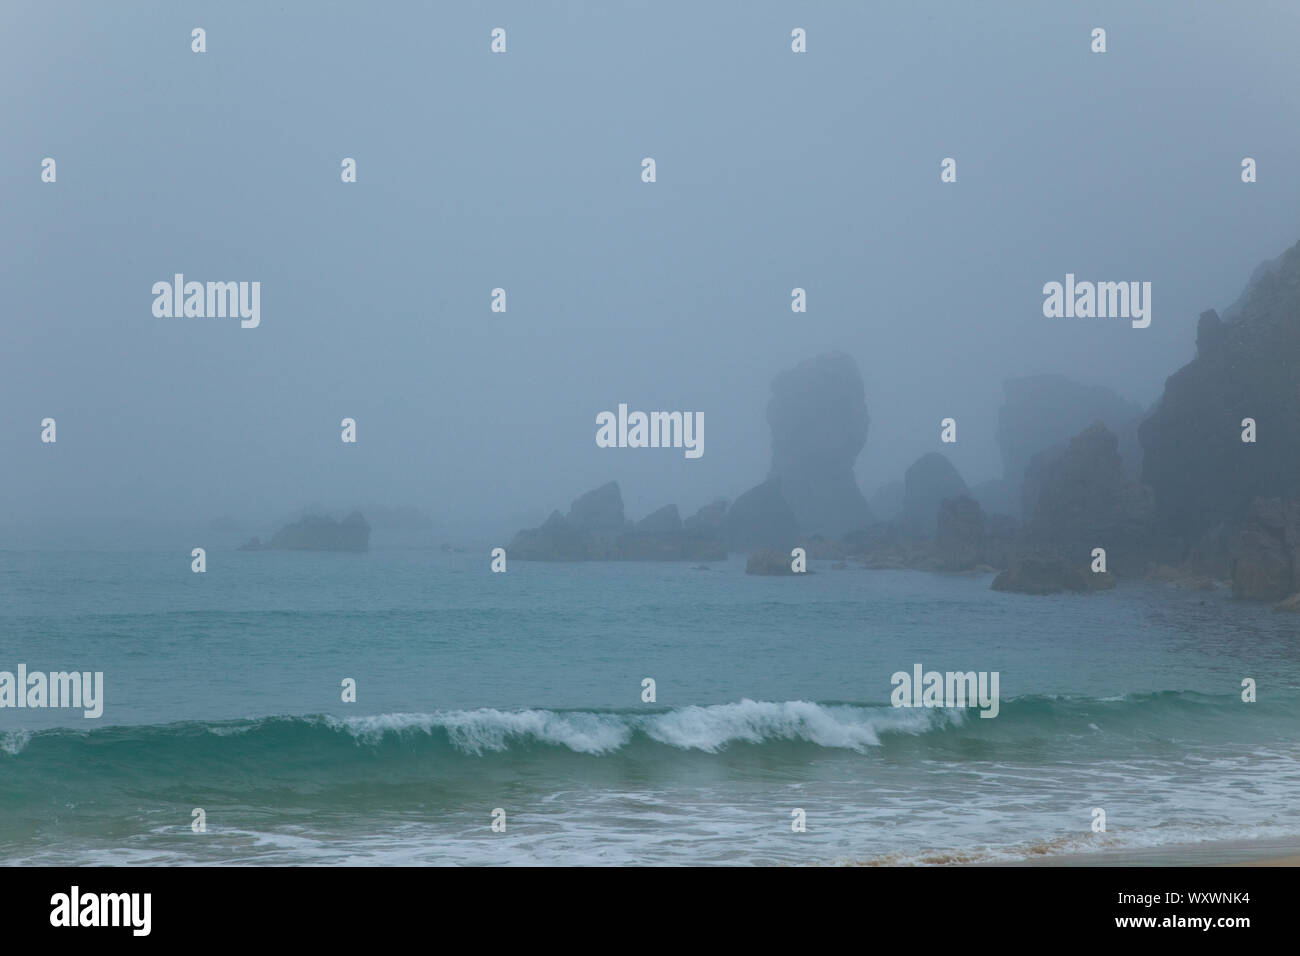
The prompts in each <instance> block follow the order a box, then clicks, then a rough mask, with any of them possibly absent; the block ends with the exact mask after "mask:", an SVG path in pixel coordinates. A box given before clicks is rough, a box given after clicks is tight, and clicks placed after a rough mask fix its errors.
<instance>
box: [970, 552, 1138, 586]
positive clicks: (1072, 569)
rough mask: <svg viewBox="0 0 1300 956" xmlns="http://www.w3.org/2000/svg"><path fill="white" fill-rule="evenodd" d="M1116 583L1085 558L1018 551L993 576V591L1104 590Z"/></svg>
mask: <svg viewBox="0 0 1300 956" xmlns="http://www.w3.org/2000/svg"><path fill="white" fill-rule="evenodd" d="M1114 586H1115V578H1114V576H1113V575H1111V574H1109V573H1107V572H1099V573H1094V572H1092V571H1091V570H1090V568H1089V565H1088V563H1087V561H1085V560H1083V559H1079V560H1069V559H1067V558H1065V557H1064V556H1062V555H1060V554H1056V553H1052V552H1037V553H1029V554H1020V555H1017V556H1016V557H1015V558H1014V559H1012V562H1011V565H1010V567H1008V568H1007V569H1006V570H1005V571H1003V572H1002V573H1001V574H999V575H998V576H997V577H996V578H994V579H993V584H992V585H991V587H992V588H993V590H994V591H1014V592H1016V593H1018V594H1056V593H1057V592H1059V591H1080V592H1082V591H1104V590H1107V589H1109V588H1113V587H1114Z"/></svg>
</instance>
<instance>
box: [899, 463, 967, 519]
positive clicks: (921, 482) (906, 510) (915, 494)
mask: <svg viewBox="0 0 1300 956" xmlns="http://www.w3.org/2000/svg"><path fill="white" fill-rule="evenodd" d="M969 494H970V492H969V491H968V490H967V488H966V482H964V481H962V478H961V475H959V474H958V473H957V469H956V468H954V467H953V466H952V462H950V461H949V460H948V459H947V458H945V457H944V456H943V455H941V454H939V453H938V452H937V451H932V452H930V453H929V454H928V455H922V456H921V457H920V458H918V459H917V460H916V461H915V462H913V464H912V467H910V468H908V469H907V473H906V474H905V475H904V476H903V512H902V515H901V516H900V518H899V524H900V526H901V527H902V528H903V530H904V531H905V532H906V533H908V534H912V535H917V536H921V537H927V538H931V537H934V534H935V531H936V529H937V523H938V515H939V505H940V504H941V503H942V502H943V500H944V499H945V498H958V497H961V496H967V497H969Z"/></svg>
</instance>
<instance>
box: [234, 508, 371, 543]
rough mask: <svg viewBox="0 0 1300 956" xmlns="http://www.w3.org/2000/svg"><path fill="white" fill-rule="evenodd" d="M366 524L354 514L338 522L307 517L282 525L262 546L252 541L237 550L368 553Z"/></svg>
mask: <svg viewBox="0 0 1300 956" xmlns="http://www.w3.org/2000/svg"><path fill="white" fill-rule="evenodd" d="M369 549H370V525H369V523H367V521H366V519H365V517H364V516H362V514H361V512H359V511H354V512H352V513H351V514H350V515H348V516H347V517H346V518H344V519H343V520H342V521H336V520H335V519H334V518H331V517H330V516H329V515H318V514H309V515H304V516H303V517H302V518H299V519H298V520H297V521H294V522H292V523H290V524H288V525H285V526H284V527H283V528H281V529H280V530H279V531H277V532H276V533H275V534H274V535H273V536H272V538H271V540H270V541H268V542H267V543H266V544H262V542H261V540H260V539H259V538H252V539H250V540H249V541H248V542H247V543H246V544H244V545H243V546H241V547H240V548H239V550H240V551H368V550H369Z"/></svg>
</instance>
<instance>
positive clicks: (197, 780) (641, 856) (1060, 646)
mask: <svg viewBox="0 0 1300 956" xmlns="http://www.w3.org/2000/svg"><path fill="white" fill-rule="evenodd" d="M507 560H508V564H507V570H506V571H505V573H493V572H492V570H491V558H490V555H489V553H488V549H486V548H485V549H483V550H482V553H478V552H477V551H476V552H475V553H444V552H442V551H438V550H403V549H387V550H386V549H383V548H377V549H375V550H372V551H370V552H369V553H365V554H332V553H303V552H298V553H287V552H241V551H238V550H235V549H233V548H230V549H225V550H222V549H213V550H211V551H209V552H208V553H207V556H206V570H205V571H204V572H202V573H195V572H193V571H192V570H191V562H192V558H191V553H190V549H189V547H188V545H183V546H177V547H176V548H174V549H171V550H147V551H84V550H83V551H53V550H44V551H0V671H10V672H15V671H16V669H17V666H18V665H19V664H25V665H26V668H27V670H28V672H36V671H41V672H50V671H72V670H76V671H83V672H84V671H89V672H102V673H103V675H104V676H103V714H102V716H101V717H99V718H98V719H88V718H85V717H84V716H82V712H81V711H80V710H71V709H30V708H23V709H18V708H12V707H6V708H0V863H3V864H7V865H25V864H50V865H54V864H170V865H185V864H201V865H247V864H258V865H280V864H307V865H311V864H360V865H369V864H404V865H405V864H415V865H656V866H658V865H667V866H677V865H828V864H829V865H833V864H868V865H872V864H917V865H935V864H953V863H999V862H1008V863H1012V862H1017V861H1024V860H1031V859H1034V858H1035V857H1043V856H1053V857H1055V856H1062V857H1071V856H1073V857H1076V858H1079V859H1086V858H1088V855H1090V854H1105V853H1113V852H1115V851H1116V850H1135V851H1136V850H1141V849H1143V848H1148V849H1149V848H1156V849H1159V848H1165V850H1166V851H1167V852H1172V853H1173V854H1174V857H1173V859H1174V860H1176V859H1177V849H1176V848H1179V847H1189V846H1195V845H1198V844H1203V843H1206V842H1208V841H1238V842H1243V841H1244V842H1246V843H1250V842H1252V841H1255V842H1260V843H1261V844H1262V843H1265V842H1270V841H1271V842H1273V843H1276V842H1279V841H1280V842H1282V843H1286V842H1288V841H1292V842H1300V799H1297V796H1298V795H1300V616H1297V615H1292V614H1282V613H1277V612H1275V611H1273V610H1272V609H1271V608H1270V607H1269V606H1267V605H1256V604H1250V603H1243V602H1239V601H1235V600H1233V599H1232V597H1231V595H1230V594H1229V593H1228V592H1227V591H1226V590H1224V589H1223V588H1219V589H1217V590H1212V591H1197V590H1177V589H1174V588H1171V587H1169V586H1168V585H1165V584H1157V583H1145V582H1124V583H1121V585H1120V586H1119V587H1118V588H1117V589H1115V590H1113V591H1109V592H1102V593H1097V594H1087V595H1072V594H1061V595H1054V596H1046V597H1034V596H1026V595H1018V594H1005V593H1000V592H996V591H992V590H990V587H989V585H990V581H991V576H990V575H988V574H968V575H941V574H929V573H923V572H911V571H869V570H865V569H862V568H860V567H856V566H852V565H850V566H848V567H836V566H834V565H832V564H830V563H828V562H817V561H813V562H811V563H810V566H809V571H810V573H808V574H806V575H800V576H794V577H759V576H750V575H746V574H745V561H744V558H743V556H737V557H733V558H732V559H730V560H727V561H720V562H711V563H709V564H707V565H698V566H697V565H691V564H689V563H630V562H629V563H596V562H592V563H529V562H524V561H514V560H509V559H507ZM918 664H919V665H921V666H922V667H923V668H924V670H926V671H931V670H934V671H940V672H947V671H960V672H968V671H975V672H997V673H998V675H999V697H1000V699H999V707H998V713H997V716H996V717H993V718H984V717H981V716H980V710H979V709H978V708H977V707H975V706H967V707H894V706H892V705H891V693H892V691H893V689H894V687H893V684H892V680H891V679H892V675H894V674H895V673H897V672H900V671H903V672H909V673H910V672H911V671H912V670H913V668H914V667H915V666H916V665H918ZM647 680H649V681H653V685H649V684H647V683H646V682H647ZM348 682H353V683H354V685H355V700H354V701H353V700H345V699H344V698H345V697H347V696H350V695H349V692H348V690H347V685H348ZM651 686H653V691H654V693H653V695H651V694H650V693H649V688H650V687H651ZM1247 686H1253V688H1254V694H1253V696H1254V698H1255V699H1254V700H1253V701H1248V700H1245V699H1243V697H1244V696H1245V697H1249V696H1252V695H1251V694H1249V693H1246V690H1245V688H1246V687H1247ZM650 696H653V700H649V699H647V698H648V697H650ZM1102 825H1104V828H1103V827H1102ZM1171 848H1172V849H1171Z"/></svg>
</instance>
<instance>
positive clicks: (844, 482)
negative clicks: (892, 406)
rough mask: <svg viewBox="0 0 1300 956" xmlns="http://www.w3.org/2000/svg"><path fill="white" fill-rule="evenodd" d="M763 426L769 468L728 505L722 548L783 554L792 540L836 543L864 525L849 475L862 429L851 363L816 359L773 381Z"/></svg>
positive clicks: (861, 402)
mask: <svg viewBox="0 0 1300 956" xmlns="http://www.w3.org/2000/svg"><path fill="white" fill-rule="evenodd" d="M767 422H768V425H769V427H770V428H771V430H772V467H771V470H770V472H769V473H768V477H767V479H766V480H764V481H763V482H762V483H761V484H760V485H758V486H756V487H754V488H751V489H750V490H749V491H747V492H745V493H744V494H743V495H741V496H740V497H739V498H737V499H736V502H735V504H733V505H732V507H731V511H730V512H729V513H728V515H727V520H726V522H725V523H724V534H725V536H726V540H727V543H728V545H730V546H731V547H733V548H737V549H740V550H746V549H749V548H755V547H774V548H784V549H787V550H788V549H789V548H790V547H791V545H792V543H793V541H794V540H795V538H796V537H798V536H799V535H815V534H818V535H822V536H823V537H825V538H838V537H840V536H841V535H842V534H844V533H845V532H847V531H851V530H853V529H854V528H861V527H864V526H865V525H867V524H870V523H871V520H872V516H871V509H870V508H869V507H868V506H867V501H866V499H865V498H864V497H863V496H862V491H861V490H860V489H859V488H858V484H857V479H856V478H855V477H854V474H853V464H854V462H855V461H856V460H857V457H858V455H859V453H861V451H862V448H863V446H864V445H865V444H866V441H867V426H868V424H869V418H868V415H867V403H866V399H865V395H864V391H863V387H862V375H861V373H860V372H859V371H858V367H857V364H856V363H855V362H854V361H853V359H851V358H849V357H848V356H847V355H844V354H842V353H839V352H836V353H832V354H829V355H820V356H818V357H816V358H813V359H809V360H808V361H805V362H802V363H800V364H799V365H797V366H796V367H794V368H792V369H787V370H786V371H784V372H782V373H780V374H779V375H777V377H776V378H775V379H774V380H773V382H772V398H771V400H770V401H769V402H768V405H767Z"/></svg>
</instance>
